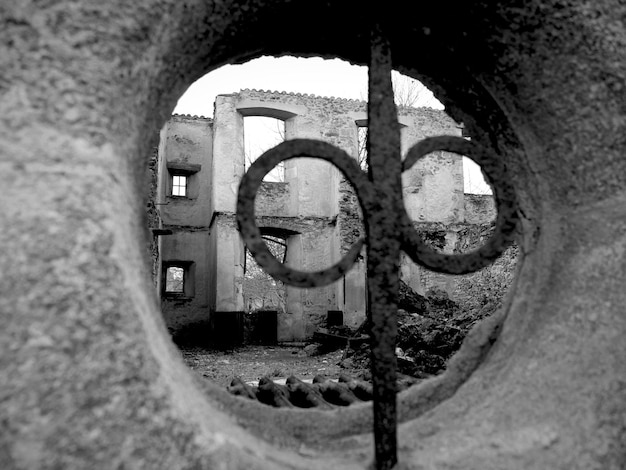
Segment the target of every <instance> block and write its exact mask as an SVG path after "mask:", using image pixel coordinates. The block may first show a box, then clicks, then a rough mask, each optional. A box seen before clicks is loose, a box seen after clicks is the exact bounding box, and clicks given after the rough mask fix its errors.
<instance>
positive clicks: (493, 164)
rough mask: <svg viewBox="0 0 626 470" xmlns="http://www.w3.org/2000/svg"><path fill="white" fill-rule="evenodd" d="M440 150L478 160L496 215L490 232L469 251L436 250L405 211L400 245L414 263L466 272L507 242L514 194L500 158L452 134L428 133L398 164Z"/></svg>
mask: <svg viewBox="0 0 626 470" xmlns="http://www.w3.org/2000/svg"><path fill="white" fill-rule="evenodd" d="M438 150H443V151H447V152H454V153H457V154H460V155H464V156H467V157H468V158H471V159H472V160H473V161H475V162H476V163H477V164H479V165H480V166H481V168H482V170H483V172H484V173H485V175H486V176H487V180H488V182H489V183H490V184H491V186H492V187H493V189H494V196H495V200H496V208H497V211H498V216H497V218H496V226H495V230H494V233H493V235H492V236H491V237H490V238H489V240H487V242H486V243H485V244H484V245H482V246H481V247H480V248H478V249H476V250H473V251H471V252H469V253H462V254H456V255H449V254H443V253H437V252H436V251H434V250H433V249H432V248H430V247H429V246H428V245H426V244H425V243H424V241H423V240H422V239H421V237H420V236H419V234H418V233H417V232H416V231H415V229H414V227H413V223H412V222H411V220H410V218H409V216H408V214H407V213H406V211H405V212H404V214H403V216H402V219H403V220H402V230H401V232H402V249H403V251H404V252H405V253H406V254H407V255H408V256H409V257H410V258H411V259H412V260H413V261H414V262H416V263H418V264H420V265H421V266H424V267H425V268H428V269H431V270H433V271H437V272H441V273H447V274H467V273H470V272H474V271H477V270H479V269H481V268H484V267H485V266H488V265H489V264H491V263H492V262H493V261H494V259H496V258H497V257H498V256H500V255H501V254H502V252H503V251H504V250H505V249H506V248H507V247H508V246H509V245H510V244H511V242H512V241H513V238H514V234H515V230H516V226H517V197H516V193H515V190H514V188H513V186H512V185H511V184H510V179H509V177H508V176H507V173H506V168H505V167H504V165H503V163H502V161H501V160H500V159H498V158H497V157H496V156H495V155H493V154H492V153H491V152H489V151H487V149H485V148H484V147H482V146H480V145H478V144H476V143H475V142H473V141H469V140H466V139H463V138H461V137H455V136H438V137H429V138H426V139H423V140H421V141H420V142H418V143H417V144H415V145H414V146H413V147H412V148H411V149H410V150H409V152H408V154H407V156H406V158H405V159H404V161H403V164H402V171H406V170H408V169H409V168H411V167H412V166H413V165H414V164H415V163H416V162H417V161H418V160H419V159H420V158H422V157H424V156H425V155H427V154H428V153H430V152H433V151H438Z"/></svg>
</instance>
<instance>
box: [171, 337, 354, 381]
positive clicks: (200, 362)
mask: <svg viewBox="0 0 626 470" xmlns="http://www.w3.org/2000/svg"><path fill="white" fill-rule="evenodd" d="M181 352H182V355H183V358H184V359H185V362H186V363H187V365H188V366H189V367H190V368H191V369H192V370H194V371H197V372H199V373H201V374H202V375H203V376H204V377H206V378H208V379H210V380H212V381H213V382H215V383H217V384H218V385H222V386H227V385H230V381H231V380H232V378H233V377H235V376H238V377H240V378H241V379H242V380H244V381H245V382H250V381H256V380H259V379H260V378H261V377H263V376H265V375H267V376H269V377H270V378H272V379H278V378H287V377H289V376H290V375H295V376H296V377H298V378H299V379H312V378H313V377H314V376H315V375H317V374H321V375H325V376H327V377H329V378H337V377H338V376H339V374H340V373H347V374H349V375H355V374H358V373H359V372H360V371H358V370H350V369H345V368H342V367H340V366H339V363H340V362H341V360H342V358H343V354H344V351H343V350H341V349H339V350H336V351H332V352H329V353H326V354H321V355H314V356H309V355H307V353H306V352H305V351H304V349H303V348H301V347H289V346H242V347H240V348H237V349H234V350H232V351H218V350H207V349H201V348H185V349H181Z"/></svg>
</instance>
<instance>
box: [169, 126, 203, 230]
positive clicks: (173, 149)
mask: <svg viewBox="0 0 626 470" xmlns="http://www.w3.org/2000/svg"><path fill="white" fill-rule="evenodd" d="M212 160H213V129H212V120H211V119H207V118H198V117H193V118H192V117H190V116H173V117H172V118H171V119H170V120H169V121H168V122H167V123H166V125H165V126H164V128H163V130H162V131H161V145H160V162H159V170H160V174H159V191H158V193H159V206H158V207H159V212H160V214H161V218H162V220H163V223H164V224H165V225H175V226H178V225H180V226H191V227H208V225H209V221H210V220H211V208H212V206H213V202H212V197H211V186H212V181H213V179H214V178H213V176H212V171H211V165H212ZM168 166H169V167H175V168H177V169H178V171H180V170H181V169H183V171H188V173H187V176H188V195H187V196H186V197H177V196H172V188H171V182H172V181H171V174H172V172H175V171H176V170H173V169H172V168H170V169H168ZM185 169H186V170H185Z"/></svg>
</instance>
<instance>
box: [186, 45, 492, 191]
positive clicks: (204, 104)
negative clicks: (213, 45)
mask: <svg viewBox="0 0 626 470" xmlns="http://www.w3.org/2000/svg"><path fill="white" fill-rule="evenodd" d="M394 73H395V72H394ZM398 75H399V74H398ZM245 88H251V89H257V90H266V91H267V90H269V91H284V92H293V93H308V94H312V95H318V96H329V97H330V96H334V97H336V98H350V99H357V100H366V99H367V67H363V66H358V65H352V64H349V63H348V62H345V61H343V60H340V59H322V58H318V57H312V58H296V57H279V58H276V57H260V58H258V59H254V60H251V61H249V62H246V63H245V64H240V65H225V66H223V67H220V68H219V69H217V70H214V71H212V72H210V73H208V74H207V75H205V76H204V77H201V78H200V79H198V80H197V81H196V82H194V83H193V84H191V86H190V87H189V88H188V89H187V91H186V92H185V93H184V94H183V95H182V96H181V97H180V99H179V100H178V103H177V105H176V107H175V108H174V114H191V115H192V116H193V115H197V116H205V117H213V103H214V101H215V97H216V96H217V95H221V94H229V93H236V92H238V91H239V90H242V89H245ZM415 106H429V107H432V108H436V109H443V108H444V107H443V105H442V104H441V103H440V102H439V101H437V99H436V98H435V97H434V96H433V95H432V93H431V92H430V90H428V89H425V90H424V92H423V93H421V94H420V100H419V102H417V103H416V104H415ZM247 120H250V118H248V119H247ZM246 125H247V126H248V127H247V128H246V130H245V132H246V133H247V134H248V135H250V136H254V137H251V138H252V139H253V140H255V141H257V142H259V141H261V139H262V138H261V137H258V136H261V135H267V123H262V122H261V120H259V121H257V122H256V123H253V122H251V123H250V124H249V125H248V124H246ZM274 140H275V139H274V137H270V141H268V143H267V144H266V145H264V144H261V147H267V148H261V147H260V148H258V149H257V152H260V151H261V150H267V149H268V148H270V147H271V146H273V145H275V142H274ZM464 173H465V184H466V191H469V192H473V193H481V194H484V193H485V192H486V191H489V186H488V185H487V184H486V183H485V182H484V179H483V177H482V174H481V173H480V169H479V167H478V165H476V164H475V163H474V162H472V161H471V160H469V159H467V158H464Z"/></svg>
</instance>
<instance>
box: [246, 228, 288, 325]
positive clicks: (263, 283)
mask: <svg viewBox="0 0 626 470" xmlns="http://www.w3.org/2000/svg"><path fill="white" fill-rule="evenodd" d="M263 240H265V243H266V244H267V247H268V249H269V250H270V252H271V253H272V254H273V255H274V256H275V257H276V259H277V260H279V261H280V262H281V263H284V262H285V260H286V259H287V242H286V240H285V239H284V238H282V237H276V236H270V235H263ZM243 296H244V303H245V309H246V312H247V313H251V312H254V311H258V310H268V309H272V310H276V311H278V312H281V313H282V312H285V310H286V294H285V285H284V283H283V282H281V281H277V280H275V279H274V278H273V277H272V276H270V275H269V274H267V273H266V272H265V271H264V270H263V269H262V268H261V267H260V266H259V265H258V264H257V263H256V261H255V260H254V258H253V257H252V254H251V253H250V251H248V249H247V248H246V257H245V264H244V286H243Z"/></svg>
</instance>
